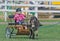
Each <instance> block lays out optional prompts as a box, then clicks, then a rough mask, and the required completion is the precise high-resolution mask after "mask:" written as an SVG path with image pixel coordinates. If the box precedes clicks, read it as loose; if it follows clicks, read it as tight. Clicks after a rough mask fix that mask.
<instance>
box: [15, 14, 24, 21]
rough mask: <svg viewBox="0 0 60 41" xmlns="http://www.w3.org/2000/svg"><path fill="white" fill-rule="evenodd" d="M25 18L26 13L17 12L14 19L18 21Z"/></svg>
mask: <svg viewBox="0 0 60 41" xmlns="http://www.w3.org/2000/svg"><path fill="white" fill-rule="evenodd" d="M24 19H25V15H24V14H17V13H16V14H15V16H14V20H16V21H17V22H19V21H20V20H24Z"/></svg>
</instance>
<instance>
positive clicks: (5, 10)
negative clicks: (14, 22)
mask: <svg viewBox="0 0 60 41" xmlns="http://www.w3.org/2000/svg"><path fill="white" fill-rule="evenodd" d="M11 1H12V0H11ZM18 1H19V0H18ZM21 1H27V0H21ZM28 1H32V0H28ZM34 1H52V0H34ZM53 1H60V0H53ZM1 5H3V6H5V9H0V11H2V12H5V21H7V19H6V18H7V12H15V10H8V9H7V6H29V7H30V6H34V7H35V10H22V11H23V12H36V15H35V16H36V17H38V16H37V15H38V14H37V12H59V13H60V11H59V10H38V9H37V8H38V7H60V5H51V4H50V5H38V4H34V5H31V4H7V0H5V3H3V4H0V6H1Z"/></svg>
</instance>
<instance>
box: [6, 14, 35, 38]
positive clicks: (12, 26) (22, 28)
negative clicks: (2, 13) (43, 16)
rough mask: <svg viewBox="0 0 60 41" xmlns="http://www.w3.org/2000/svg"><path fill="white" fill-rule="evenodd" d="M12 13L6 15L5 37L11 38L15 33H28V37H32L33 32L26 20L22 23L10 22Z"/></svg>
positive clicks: (33, 36)
mask: <svg viewBox="0 0 60 41" xmlns="http://www.w3.org/2000/svg"><path fill="white" fill-rule="evenodd" d="M13 17H14V15H10V16H9V17H8V20H10V21H9V22H8V25H7V27H6V37H7V38H11V36H12V35H13V34H15V35H28V36H29V38H32V39H34V38H35V33H34V31H33V29H32V27H31V25H30V24H28V22H25V23H23V24H22V25H19V24H17V23H15V22H12V21H11V20H12V19H13ZM14 30H16V33H13V32H14Z"/></svg>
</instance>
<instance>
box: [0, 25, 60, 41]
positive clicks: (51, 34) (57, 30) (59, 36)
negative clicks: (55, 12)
mask: <svg viewBox="0 0 60 41" xmlns="http://www.w3.org/2000/svg"><path fill="white" fill-rule="evenodd" d="M6 27H7V25H1V24H0V41H60V25H58V24H57V25H56V24H55V25H44V26H42V27H40V28H39V33H38V34H39V36H38V37H37V38H36V39H29V38H28V36H23V35H22V36H21V35H19V36H17V35H16V36H12V38H11V39H9V38H5V29H6Z"/></svg>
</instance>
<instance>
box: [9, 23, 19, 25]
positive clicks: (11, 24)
mask: <svg viewBox="0 0 60 41" xmlns="http://www.w3.org/2000/svg"><path fill="white" fill-rule="evenodd" d="M8 25H19V24H18V23H8Z"/></svg>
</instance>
